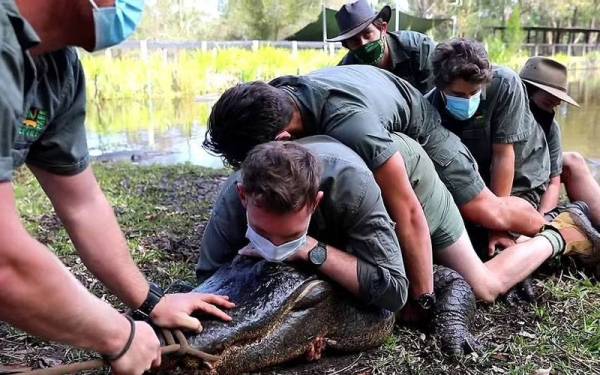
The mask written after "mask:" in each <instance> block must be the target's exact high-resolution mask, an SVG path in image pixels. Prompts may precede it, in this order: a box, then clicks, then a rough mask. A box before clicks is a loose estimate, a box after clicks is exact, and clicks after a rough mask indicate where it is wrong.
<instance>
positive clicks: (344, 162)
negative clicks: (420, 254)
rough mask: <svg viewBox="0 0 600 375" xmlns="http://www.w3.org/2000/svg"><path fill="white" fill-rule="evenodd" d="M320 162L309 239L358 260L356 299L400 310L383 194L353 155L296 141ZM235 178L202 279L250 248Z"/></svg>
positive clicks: (216, 215) (207, 245)
mask: <svg viewBox="0 0 600 375" xmlns="http://www.w3.org/2000/svg"><path fill="white" fill-rule="evenodd" d="M298 142H299V143H301V144H302V145H303V146H305V147H307V148H308V149H309V150H310V151H312V152H313V153H314V154H315V155H316V156H317V157H318V158H319V160H320V161H321V163H322V165H323V167H324V171H323V175H322V177H321V186H320V190H321V191H323V193H324V195H323V200H322V201H321V204H320V205H319V206H318V208H317V210H316V211H315V213H314V214H313V215H312V218H311V221H310V226H309V229H308V234H309V235H310V236H312V237H314V238H316V239H318V240H319V241H322V242H325V243H326V244H329V245H332V246H335V247H336V248H338V249H340V250H342V251H345V252H348V253H350V254H352V255H354V256H356V257H357V258H358V269H357V275H358V280H359V286H360V295H361V297H362V299H364V300H365V301H366V302H367V303H370V304H374V305H377V306H380V307H383V308H387V309H389V310H393V311H395V310H397V309H399V308H400V307H402V306H403V305H404V302H405V301H406V297H407V291H408V281H407V278H406V274H405V271H404V263H403V261H402V253H401V251H400V245H399V244H398V240H397V238H396V234H395V232H394V223H393V222H392V220H391V219H390V217H389V216H388V214H387V211H386V210H385V206H384V204H383V200H382V197H381V192H380V190H379V187H378V186H377V183H376V182H375V179H374V177H373V175H372V173H371V171H369V169H368V168H367V167H366V165H365V164H364V162H363V161H362V160H361V159H360V158H359V157H358V155H356V154H355V153H354V152H352V150H350V149H349V148H347V147H346V146H344V145H342V144H341V143H339V142H337V141H335V140H334V139H332V138H330V137H327V136H313V137H306V138H303V139H300V140H298ZM238 181H240V172H239V171H238V172H237V173H235V174H233V175H232V176H231V177H230V178H229V179H228V180H227V182H226V183H225V186H224V187H223V189H222V190H221V193H220V195H219V196H218V198H217V200H216V202H215V204H214V208H213V212H212V215H211V218H210V220H209V221H208V224H207V226H206V229H205V231H204V235H203V237H202V245H201V249H200V257H199V259H198V264H197V266H196V274H197V276H198V278H199V279H201V280H203V279H205V278H206V277H208V276H209V275H210V274H212V273H213V272H214V271H216V270H217V268H218V267H220V266H222V265H224V264H227V263H229V262H231V260H232V259H233V258H234V257H235V256H236V255H237V252H238V250H240V249H241V248H242V247H244V246H245V245H246V244H248V240H247V239H246V238H245V233H246V228H247V221H246V211H245V209H244V207H243V206H242V204H241V201H240V198H239V195H238V192H237V189H236V183H237V182H238Z"/></svg>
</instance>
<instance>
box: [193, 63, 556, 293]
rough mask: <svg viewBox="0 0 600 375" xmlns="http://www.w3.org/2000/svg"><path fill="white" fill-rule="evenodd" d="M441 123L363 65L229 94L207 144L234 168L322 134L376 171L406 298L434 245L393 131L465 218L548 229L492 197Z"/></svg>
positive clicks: (424, 277) (426, 281)
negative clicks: (427, 165) (270, 145)
mask: <svg viewBox="0 0 600 375" xmlns="http://www.w3.org/2000/svg"><path fill="white" fill-rule="evenodd" d="M382 93H385V95H382ZM439 121H440V120H439V115H438V114H437V112H436V111H435V110H434V109H433V108H432V107H431V105H430V104H429V102H428V101H427V100H426V99H425V98H423V96H422V95H421V94H420V93H419V92H418V91H417V90H416V89H415V88H414V87H412V86H411V85H410V84H408V83H407V82H405V81H403V80H402V79H400V78H398V77H395V76H394V75H392V74H391V73H389V72H386V71H384V70H381V69H377V68H374V67H371V66H368V65H352V66H340V67H333V68H326V69H322V70H319V71H316V72H313V73H310V74H309V75H306V76H301V77H292V76H288V77H281V78H278V79H275V80H273V81H271V82H270V83H269V84H266V83H263V82H253V83H247V84H240V85H237V86H236V87H233V88H231V89H229V90H227V91H226V92H225V93H224V94H223V95H222V96H221V98H220V99H219V100H218V101H217V103H215V105H214V106H213V109H212V112H211V114H210V117H209V121H208V131H207V139H206V141H205V144H204V145H205V147H206V148H207V149H209V150H210V151H212V152H215V153H217V154H220V155H223V156H224V158H225V159H226V161H227V162H228V163H229V164H231V165H233V166H234V167H239V165H240V164H241V162H242V161H243V160H244V159H245V157H246V155H247V153H248V152H249V151H250V150H251V149H252V148H253V147H254V146H256V145H258V144H262V143H265V142H269V141H272V140H285V139H291V138H294V139H297V138H302V137H304V136H309V135H317V134H324V135H329V136H331V137H332V138H335V139H336V140H338V141H340V142H342V143H343V144H345V145H346V146H348V147H350V148H351V149H352V150H353V151H354V152H356V153H357V154H358V155H359V156H360V157H361V158H362V159H363V160H364V161H365V163H366V165H367V167H368V168H369V169H370V170H371V171H373V174H374V176H375V181H376V182H377V184H378V185H379V187H380V188H381V191H382V196H383V199H384V201H385V203H386V207H387V208H388V212H389V214H390V217H391V218H392V220H394V221H396V222H398V223H402V225H397V226H396V234H397V236H398V240H399V242H400V245H401V247H402V251H403V258H404V262H405V266H406V269H407V271H408V277H409V281H410V290H409V297H410V298H411V299H418V297H419V296H421V295H423V294H427V293H431V292H432V291H433V278H432V245H431V239H430V237H429V230H428V228H427V220H426V217H425V215H424V214H423V210H422V208H421V205H420V203H419V200H418V198H417V197H416V196H415V192H414V191H413V189H412V187H411V185H410V182H409V181H408V179H407V177H406V170H405V165H404V161H403V157H402V155H401V154H400V153H398V151H397V150H396V149H395V148H394V140H393V136H392V135H393V134H394V133H396V132H397V133H404V134H406V135H408V136H409V137H410V138H413V139H414V140H416V141H417V142H419V143H420V144H421V145H422V147H423V148H424V149H425V151H426V152H427V155H428V156H429V157H430V158H431V160H432V161H433V164H434V166H435V169H436V170H437V172H438V174H439V176H440V179H441V180H442V182H443V183H444V184H445V185H446V187H447V188H448V190H449V191H450V193H451V194H452V197H453V199H454V201H455V202H456V204H457V206H458V207H459V209H460V211H461V214H462V215H463V216H465V217H466V218H467V219H470V220H473V221H477V222H479V223H480V224H481V225H483V226H485V227H488V228H491V229H495V230H511V231H515V232H518V233H524V234H527V235H529V236H533V235H535V234H536V233H538V232H539V230H540V228H541V227H542V226H543V225H544V222H545V221H544V219H543V217H542V216H541V215H540V214H539V213H538V212H537V211H536V210H535V209H534V208H533V207H532V206H531V205H529V204H528V203H527V202H526V201H524V200H522V199H520V198H516V197H504V198H498V197H496V196H495V195H494V194H492V193H491V192H490V191H489V190H488V189H487V188H486V187H485V185H484V183H483V181H482V179H481V177H480V176H479V173H478V172H477V169H476V163H475V162H474V160H473V159H472V157H471V154H470V153H469V151H468V150H467V149H466V148H465V146H464V145H463V144H462V143H461V142H460V139H459V138H458V137H457V136H456V135H454V134H452V133H451V132H449V131H448V130H447V129H445V128H444V127H442V126H441V125H440V122H439Z"/></svg>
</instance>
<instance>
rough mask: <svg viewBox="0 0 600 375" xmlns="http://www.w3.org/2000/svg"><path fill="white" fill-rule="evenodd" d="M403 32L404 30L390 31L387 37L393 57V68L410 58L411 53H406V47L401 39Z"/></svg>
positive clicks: (391, 56) (388, 46)
mask: <svg viewBox="0 0 600 375" xmlns="http://www.w3.org/2000/svg"><path fill="white" fill-rule="evenodd" d="M401 33H402V31H398V32H388V33H387V34H386V37H385V40H386V42H387V46H386V47H387V48H389V51H390V58H391V59H392V69H395V68H396V66H398V65H400V64H402V63H403V62H405V61H406V60H408V59H410V55H409V54H408V53H406V48H404V46H403V45H402V41H401V40H400V34H401Z"/></svg>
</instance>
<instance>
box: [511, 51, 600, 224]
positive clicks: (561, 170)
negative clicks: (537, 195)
mask: <svg viewBox="0 0 600 375" xmlns="http://www.w3.org/2000/svg"><path fill="white" fill-rule="evenodd" d="M519 75H520V76H521V79H522V80H523V82H525V86H526V87H527V94H528V96H529V107H530V108H531V113H533V116H534V117H535V119H536V121H537V122H538V123H539V124H540V125H541V127H542V129H544V132H545V134H546V141H547V142H548V149H549V151H550V185H549V186H548V189H547V190H546V192H545V193H544V195H543V197H542V201H541V204H540V211H541V212H547V211H549V210H551V209H552V208H554V207H556V205H557V204H558V199H559V191H560V183H561V182H562V183H564V184H565V189H566V191H567V195H568V196H569V199H571V200H572V201H574V200H581V201H584V202H586V203H587V204H588V206H589V207H590V216H591V220H592V222H593V223H594V224H595V225H596V226H598V225H600V187H599V186H598V183H597V182H596V180H595V179H594V177H593V176H592V174H591V172H590V170H589V168H588V166H587V164H586V162H585V159H584V158H583V156H581V154H579V153H578V152H564V153H563V152H562V148H561V139H560V128H559V126H558V123H557V122H556V120H555V117H554V115H555V111H554V110H555V108H556V107H558V106H559V105H560V103H561V102H566V103H569V104H570V105H573V106H575V107H579V104H577V102H576V101H575V100H574V99H573V98H572V97H571V96H569V94H568V93H567V67H566V66H564V65H563V64H561V63H559V62H557V61H555V60H552V59H549V58H547V57H541V56H535V57H531V58H530V59H529V60H527V62H526V63H525V66H524V67H523V69H522V70H521V73H520V74H519Z"/></svg>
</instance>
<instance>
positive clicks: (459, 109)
mask: <svg viewBox="0 0 600 375" xmlns="http://www.w3.org/2000/svg"><path fill="white" fill-rule="evenodd" d="M444 96H445V97H446V109H447V110H448V112H450V114H451V115H452V116H453V117H455V118H456V119H457V120H461V121H462V120H467V119H470V118H471V117H473V115H474V114H475V112H477V108H479V102H480V101H481V90H479V92H478V93H477V94H475V95H473V96H471V97H470V98H469V99H465V98H459V97H457V96H451V95H446V94H444Z"/></svg>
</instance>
